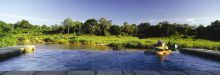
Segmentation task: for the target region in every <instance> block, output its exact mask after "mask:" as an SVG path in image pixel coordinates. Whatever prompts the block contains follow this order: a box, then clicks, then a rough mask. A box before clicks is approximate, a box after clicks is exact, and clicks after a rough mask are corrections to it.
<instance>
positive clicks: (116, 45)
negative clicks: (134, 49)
mask: <svg viewBox="0 0 220 75" xmlns="http://www.w3.org/2000/svg"><path fill="white" fill-rule="evenodd" d="M109 46H111V47H112V49H113V50H122V49H124V45H123V44H121V43H110V44H109Z"/></svg>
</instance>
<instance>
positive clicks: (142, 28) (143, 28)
mask: <svg viewBox="0 0 220 75" xmlns="http://www.w3.org/2000/svg"><path fill="white" fill-rule="evenodd" d="M137 28H138V37H140V38H146V37H149V35H150V33H149V28H150V23H147V22H146V23H140V24H139V25H138V26H137Z"/></svg>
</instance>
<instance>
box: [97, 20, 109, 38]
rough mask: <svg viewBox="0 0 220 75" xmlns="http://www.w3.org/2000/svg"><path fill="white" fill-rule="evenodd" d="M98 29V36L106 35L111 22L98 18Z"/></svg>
mask: <svg viewBox="0 0 220 75" xmlns="http://www.w3.org/2000/svg"><path fill="white" fill-rule="evenodd" d="M98 21H99V27H98V28H99V29H98V31H99V32H100V35H108V31H109V29H110V27H111V25H112V21H111V20H107V19H106V18H100V19H99V20H98Z"/></svg>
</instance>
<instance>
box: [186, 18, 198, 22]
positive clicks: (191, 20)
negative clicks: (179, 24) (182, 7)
mask: <svg viewBox="0 0 220 75" xmlns="http://www.w3.org/2000/svg"><path fill="white" fill-rule="evenodd" d="M185 21H186V22H194V21H196V19H192V18H191V19H186V20H185Z"/></svg>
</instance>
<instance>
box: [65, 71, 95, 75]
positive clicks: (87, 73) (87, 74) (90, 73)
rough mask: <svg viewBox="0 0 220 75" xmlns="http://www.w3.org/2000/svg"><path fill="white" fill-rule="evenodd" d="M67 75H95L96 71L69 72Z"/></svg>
mask: <svg viewBox="0 0 220 75" xmlns="http://www.w3.org/2000/svg"><path fill="white" fill-rule="evenodd" d="M67 75H95V71H69V72H68V73H67Z"/></svg>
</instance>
